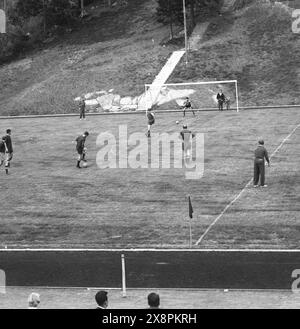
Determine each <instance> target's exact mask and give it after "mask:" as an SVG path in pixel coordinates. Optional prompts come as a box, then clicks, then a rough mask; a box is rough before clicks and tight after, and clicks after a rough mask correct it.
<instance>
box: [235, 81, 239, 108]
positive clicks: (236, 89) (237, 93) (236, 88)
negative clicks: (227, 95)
mask: <svg viewBox="0 0 300 329" xmlns="http://www.w3.org/2000/svg"><path fill="white" fill-rule="evenodd" d="M235 93H236V111H237V112H239V91H238V85H237V81H236V82H235Z"/></svg>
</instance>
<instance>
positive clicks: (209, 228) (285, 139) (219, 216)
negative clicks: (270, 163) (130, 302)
mask: <svg viewBox="0 0 300 329" xmlns="http://www.w3.org/2000/svg"><path fill="white" fill-rule="evenodd" d="M299 127H300V124H298V125H297V126H296V127H295V128H294V129H293V130H292V132H291V133H290V134H289V135H288V136H286V137H285V138H284V140H283V141H282V142H281V143H280V145H279V146H278V147H277V148H276V150H275V151H274V152H273V153H272V155H271V156H270V159H272V158H273V156H274V155H275V154H276V153H277V152H278V151H279V150H280V149H281V147H282V146H283V145H284V143H285V142H286V141H287V140H288V139H289V138H290V137H291V136H292V135H293V134H294V132H295V131H296V130H297V129H298V128H299ZM251 183H252V178H251V179H250V180H249V182H248V183H247V184H246V185H245V187H244V188H243V189H242V190H241V192H240V193H239V194H237V195H236V196H235V198H234V199H233V200H232V201H231V202H230V203H228V205H227V206H226V207H225V208H224V209H223V210H222V212H221V213H220V214H219V215H218V217H217V218H216V219H215V220H214V221H213V222H212V223H211V224H210V225H209V227H208V228H207V229H206V230H205V232H204V233H203V234H202V235H201V237H200V238H199V239H198V241H197V242H196V246H198V245H199V244H200V243H201V242H202V240H203V239H204V238H205V236H206V235H207V233H208V232H209V231H210V230H211V229H212V228H213V227H214V226H215V225H216V223H217V222H218V221H219V219H220V218H221V217H222V216H223V215H224V214H225V212H226V211H227V210H228V209H229V208H230V207H231V206H232V205H233V204H234V203H235V202H236V200H238V199H239V198H240V196H241V195H242V194H243V193H244V191H245V190H246V189H247V187H248V186H249V185H250V184H251Z"/></svg>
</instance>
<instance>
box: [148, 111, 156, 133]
mask: <svg viewBox="0 0 300 329" xmlns="http://www.w3.org/2000/svg"><path fill="white" fill-rule="evenodd" d="M147 119H148V130H147V133H146V136H147V137H151V126H152V125H153V124H154V123H155V116H154V113H153V112H150V111H148V112H147Z"/></svg>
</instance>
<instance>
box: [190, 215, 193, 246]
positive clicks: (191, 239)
mask: <svg viewBox="0 0 300 329" xmlns="http://www.w3.org/2000/svg"><path fill="white" fill-rule="evenodd" d="M189 224H190V248H192V241H193V238H192V220H191V218H189Z"/></svg>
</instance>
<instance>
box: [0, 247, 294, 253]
mask: <svg viewBox="0 0 300 329" xmlns="http://www.w3.org/2000/svg"><path fill="white" fill-rule="evenodd" d="M180 251H182V252H212V253H219V252H223V253H226V252H228V253H229V252H245V253H246V252H247V253H249V252H254V253H268V252H272V253H300V249H178V248H177V249H155V248H153V249H151V248H149V249H147V248H144V249H139V248H133V249H84V248H82V249H78V248H77V249H75V248H74V249H62V248H60V249H51V248H40V249H38V248H36V249H34V248H24V249H22V248H18V249H17V248H16V249H0V253H1V252H180Z"/></svg>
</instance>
